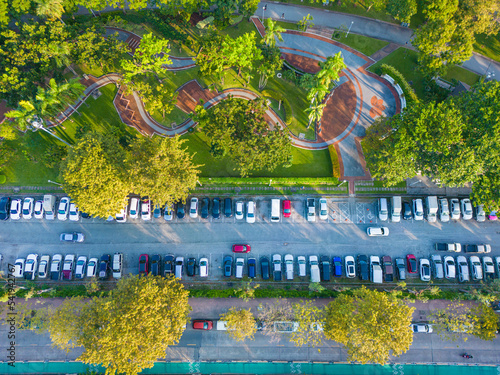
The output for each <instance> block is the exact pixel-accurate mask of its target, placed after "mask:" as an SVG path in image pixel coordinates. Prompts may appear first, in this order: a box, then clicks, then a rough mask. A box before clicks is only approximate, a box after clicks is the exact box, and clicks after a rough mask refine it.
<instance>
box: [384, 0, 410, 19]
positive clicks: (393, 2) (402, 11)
mask: <svg viewBox="0 0 500 375" xmlns="http://www.w3.org/2000/svg"><path fill="white" fill-rule="evenodd" d="M387 12H389V14H390V15H391V16H393V17H394V18H395V19H397V20H398V21H401V22H406V23H410V20H411V17H412V16H413V15H414V14H416V13H417V1H416V0H388V1H387Z"/></svg>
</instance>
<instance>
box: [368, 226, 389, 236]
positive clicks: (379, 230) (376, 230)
mask: <svg viewBox="0 0 500 375" xmlns="http://www.w3.org/2000/svg"><path fill="white" fill-rule="evenodd" d="M366 234H368V236H370V237H379V236H381V237H386V236H388V235H389V228H386V227H368V228H366Z"/></svg>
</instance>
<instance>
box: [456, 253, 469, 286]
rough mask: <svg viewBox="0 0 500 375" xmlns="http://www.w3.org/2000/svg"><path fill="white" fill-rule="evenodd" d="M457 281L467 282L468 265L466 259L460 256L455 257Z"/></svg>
mask: <svg viewBox="0 0 500 375" xmlns="http://www.w3.org/2000/svg"><path fill="white" fill-rule="evenodd" d="M457 268H458V281H460V282H461V283H464V282H467V281H469V265H468V264H467V259H466V258H465V257H464V256H463V255H460V256H459V257H457Z"/></svg>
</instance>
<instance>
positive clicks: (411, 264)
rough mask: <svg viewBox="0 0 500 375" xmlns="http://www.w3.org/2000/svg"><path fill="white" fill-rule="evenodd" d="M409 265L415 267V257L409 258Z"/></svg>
mask: <svg viewBox="0 0 500 375" xmlns="http://www.w3.org/2000/svg"><path fill="white" fill-rule="evenodd" d="M410 266H411V268H412V269H413V268H416V267H417V261H416V260H415V259H410Z"/></svg>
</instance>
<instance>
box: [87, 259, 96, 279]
mask: <svg viewBox="0 0 500 375" xmlns="http://www.w3.org/2000/svg"><path fill="white" fill-rule="evenodd" d="M98 264H99V260H98V259H97V258H90V259H89V262H88V263H87V277H95V275H96V274H97V266H98Z"/></svg>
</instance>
